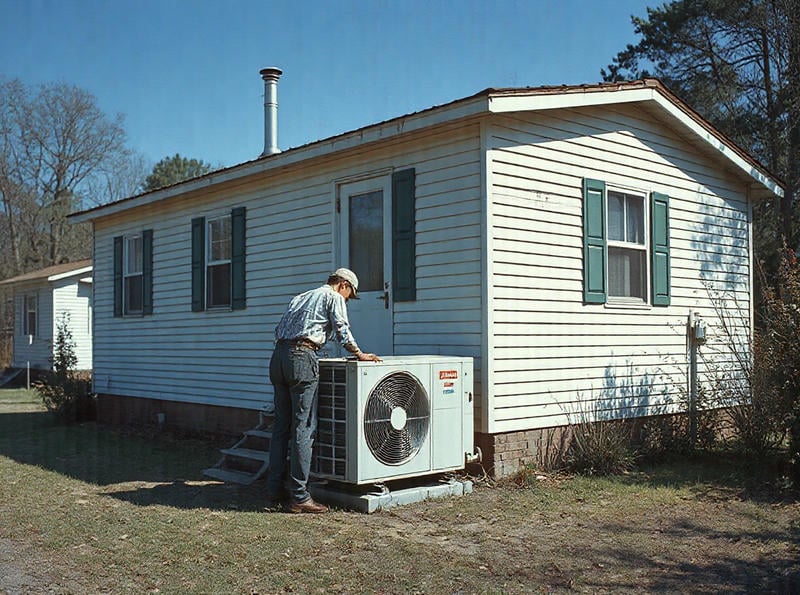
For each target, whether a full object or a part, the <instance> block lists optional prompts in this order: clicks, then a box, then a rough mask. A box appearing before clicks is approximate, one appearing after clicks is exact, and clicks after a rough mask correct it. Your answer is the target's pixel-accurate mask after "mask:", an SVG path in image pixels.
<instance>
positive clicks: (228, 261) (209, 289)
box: [203, 212, 233, 310]
mask: <svg viewBox="0 0 800 595" xmlns="http://www.w3.org/2000/svg"><path fill="white" fill-rule="evenodd" d="M219 221H227V231H228V237H227V253H228V257H227V258H225V259H216V260H214V259H213V253H214V250H213V242H214V238H213V234H212V229H213V228H214V224H215V223H217V222H219ZM204 240H205V241H204V246H203V251H204V266H203V272H204V280H205V309H206V310H231V309H232V306H233V215H232V213H231V212H227V213H222V214H219V215H215V216H211V217H207V218H206V222H205V238H204ZM226 265H227V267H228V288H227V302H226V303H214V302H212V297H219V296H218V295H217V294H214V293H213V290H214V284H213V283H212V279H213V277H212V275H211V271H212V268H217V267H223V266H226Z"/></svg>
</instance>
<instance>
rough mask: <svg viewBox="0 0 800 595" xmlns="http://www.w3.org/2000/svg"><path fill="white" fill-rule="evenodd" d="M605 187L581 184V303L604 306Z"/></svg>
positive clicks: (590, 182)
mask: <svg viewBox="0 0 800 595" xmlns="http://www.w3.org/2000/svg"><path fill="white" fill-rule="evenodd" d="M606 260H607V248H606V184H605V182H603V181H602V180H590V179H588V178H585V179H584V180H583V301H584V302H585V303H587V304H604V303H605V302H606V286H607V283H606V270H607V268H606Z"/></svg>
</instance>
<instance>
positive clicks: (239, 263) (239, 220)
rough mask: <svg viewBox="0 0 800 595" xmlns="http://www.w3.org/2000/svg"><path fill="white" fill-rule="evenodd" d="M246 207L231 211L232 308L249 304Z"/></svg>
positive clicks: (242, 307)
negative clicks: (246, 272)
mask: <svg viewBox="0 0 800 595" xmlns="http://www.w3.org/2000/svg"><path fill="white" fill-rule="evenodd" d="M245 215H246V209H245V207H236V208H235V209H233V211H231V308H232V309H233V310H244V308H245V306H246V304H247V293H246V287H245V278H246V275H245V244H246V242H245V235H246V224H245V221H246V217H245Z"/></svg>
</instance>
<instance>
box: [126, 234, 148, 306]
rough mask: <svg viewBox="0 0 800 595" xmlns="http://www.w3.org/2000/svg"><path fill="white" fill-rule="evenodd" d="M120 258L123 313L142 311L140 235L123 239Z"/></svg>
mask: <svg viewBox="0 0 800 595" xmlns="http://www.w3.org/2000/svg"><path fill="white" fill-rule="evenodd" d="M123 245H124V256H123V259H122V262H123V270H122V278H123V280H122V283H123V308H124V309H123V313H124V314H141V313H142V285H143V284H142V277H143V275H142V272H143V267H142V236H138V235H137V236H129V237H126V238H125V241H124V244H123Z"/></svg>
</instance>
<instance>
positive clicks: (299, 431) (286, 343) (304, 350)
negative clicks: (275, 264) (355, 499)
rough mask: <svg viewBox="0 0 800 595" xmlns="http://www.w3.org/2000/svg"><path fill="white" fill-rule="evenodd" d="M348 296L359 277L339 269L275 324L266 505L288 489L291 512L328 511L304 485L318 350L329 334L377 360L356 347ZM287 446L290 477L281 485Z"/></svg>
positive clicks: (313, 423) (361, 357) (294, 302)
mask: <svg viewBox="0 0 800 595" xmlns="http://www.w3.org/2000/svg"><path fill="white" fill-rule="evenodd" d="M350 299H358V278H357V277H356V275H355V273H353V271H351V270H350V269H345V268H341V269H337V270H336V271H335V272H334V273H333V274H332V275H331V276H330V277H328V283H327V284H326V285H323V286H322V287H319V288H317V289H312V290H311V291H306V292H305V293H301V294H300V295H298V296H295V298H294V299H292V301H291V302H290V303H289V307H288V308H287V310H286V312H285V313H284V314H283V316H282V317H281V320H280V322H279V323H278V326H277V328H276V329H275V340H276V343H275V351H273V353H272V359H271V360H270V363H269V378H270V381H271V382H272V385H273V386H274V387H275V423H274V425H273V428H272V439H271V440H270V449H269V475H268V476H267V498H268V500H269V507H273V506H275V505H276V504H277V503H278V502H280V501H281V500H283V498H282V496H284V495H286V492H288V498H289V501H288V510H289V511H290V512H298V513H300V512H311V513H320V512H327V510H328V508H327V507H326V506H323V505H322V504H319V503H317V502H314V500H313V499H312V498H311V495H310V494H309V493H308V490H307V484H308V476H309V473H310V471H311V447H312V445H313V443H314V432H315V431H316V428H317V399H316V396H317V387H318V385H319V362H318V361H317V355H316V352H317V351H318V350H319V349H321V348H322V347H323V346H324V345H325V343H326V342H327V341H328V339H329V338H330V337H331V336H332V335H333V336H335V337H336V339H337V340H338V341H339V342H340V343H341V344H342V345H343V346H344V348H345V349H346V350H347V351H349V352H350V353H351V354H353V355H354V356H356V357H357V358H358V359H359V360H361V361H373V362H379V361H381V359H380V358H379V357H378V356H377V355H375V354H374V353H364V352H362V351H361V350H360V349H359V348H358V344H357V343H356V340H355V339H354V338H353V334H352V333H351V332H350V323H349V321H348V319H347V307H346V305H345V304H346V303H347V301H348V300H350ZM287 451H288V453H289V477H288V480H287V481H286V483H285V484H284V478H283V476H284V472H285V471H286V454H287ZM284 486H285V491H284Z"/></svg>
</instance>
